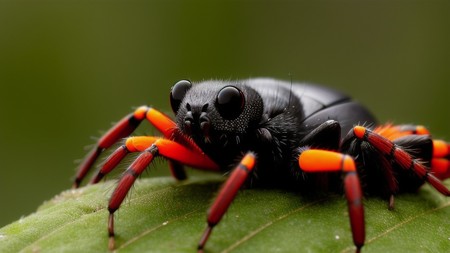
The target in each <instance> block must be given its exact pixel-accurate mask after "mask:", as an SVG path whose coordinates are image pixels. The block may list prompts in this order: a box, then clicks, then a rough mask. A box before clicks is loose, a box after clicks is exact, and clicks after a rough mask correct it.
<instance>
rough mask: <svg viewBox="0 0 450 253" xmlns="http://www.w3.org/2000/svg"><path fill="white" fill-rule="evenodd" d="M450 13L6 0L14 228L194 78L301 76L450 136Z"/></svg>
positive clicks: (4, 100)
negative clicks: (116, 132)
mask: <svg viewBox="0 0 450 253" xmlns="http://www.w3.org/2000/svg"><path fill="white" fill-rule="evenodd" d="M449 13H450V2H449V1H298V2H294V1H292V2H291V1H227V2H225V1H213V2H198V1H185V2H183V1H127V2H121V1H1V2H0V87H1V90H0V206H1V209H0V226H3V225H5V224H7V223H9V222H11V221H13V220H16V219H19V218H20V217H21V216H24V215H27V214H30V213H31V212H33V211H34V210H35V208H36V207H37V206H38V205H39V204H40V203H42V202H43V201H44V200H47V199H49V198H51V197H52V196H54V195H55V194H57V193H59V192H60V191H61V190H64V189H68V188H70V187H71V184H72V182H71V179H72V177H73V175H74V172H75V168H76V165H75V164H74V163H73V161H74V160H75V159H79V158H82V157H83V156H84V155H85V154H86V151H85V150H83V147H84V146H85V145H88V144H92V143H94V141H93V140H91V139H90V138H89V137H90V136H99V130H106V129H108V128H109V126H110V123H111V122H113V121H116V120H118V119H120V118H121V117H122V116H124V115H125V114H127V113H129V112H131V110H132V108H133V107H134V106H139V105H142V104H149V105H152V106H154V107H157V108H160V109H161V110H162V111H164V112H168V113H170V107H169V101H168V94H169V89H170V87H171V85H172V84H173V83H174V82H176V81H177V80H179V79H183V78H189V79H191V80H197V81H198V80H203V79H210V78H225V79H238V78H248V77H257V76H269V77H275V78H280V79H287V80H289V79H290V77H291V76H292V79H293V80H302V81H307V82H313V83H321V84H326V85H329V86H334V87H336V88H339V89H342V90H345V91H346V92H347V93H349V94H351V95H352V96H354V97H355V98H356V99H357V100H359V101H361V102H363V103H364V104H366V105H367V106H368V107H369V108H371V109H372V111H373V112H374V113H375V114H376V115H377V116H378V118H379V119H380V120H381V121H388V120H390V121H393V122H395V123H420V124H424V125H426V126H428V127H429V128H430V129H431V130H432V131H433V132H434V133H435V136H437V137H440V138H447V139H448V140H450V118H449V116H450V113H449V111H448V105H449V102H448V101H449V99H450V97H449V95H450V69H449V66H450V46H449V45H450V15H449ZM144 131H150V132H152V131H151V130H144ZM160 170H161V169H160ZM149 174H150V173H149Z"/></svg>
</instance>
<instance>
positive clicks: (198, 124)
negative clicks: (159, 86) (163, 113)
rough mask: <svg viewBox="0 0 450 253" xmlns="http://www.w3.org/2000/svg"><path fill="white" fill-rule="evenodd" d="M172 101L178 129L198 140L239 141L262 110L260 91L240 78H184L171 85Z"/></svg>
mask: <svg viewBox="0 0 450 253" xmlns="http://www.w3.org/2000/svg"><path fill="white" fill-rule="evenodd" d="M170 103H171V106H172V110H173V112H174V113H175V114H176V123H177V126H178V128H179V130H180V131H181V132H182V133H183V134H186V135H188V136H190V137H191V138H192V139H193V140H194V141H195V142H197V143H199V144H203V143H212V144H221V145H227V144H231V142H230V140H231V139H233V142H239V136H245V134H246V133H247V132H248V130H249V128H251V127H252V126H253V125H255V124H257V123H258V122H259V121H260V119H261V117H262V112H263V102H262V99H261V97H260V96H259V94H258V93H257V92H256V91H255V90H253V89H252V88H250V87H248V86H245V85H244V84H243V83H239V82H227V81H205V82H201V83H197V84H192V83H191V82H190V81H187V80H182V81H179V82H177V83H176V84H175V85H174V86H173V87H172V90H171V92H170ZM236 137H237V138H236Z"/></svg>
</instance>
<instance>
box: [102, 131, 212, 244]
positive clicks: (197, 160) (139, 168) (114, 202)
mask: <svg viewBox="0 0 450 253" xmlns="http://www.w3.org/2000/svg"><path fill="white" fill-rule="evenodd" d="M125 145H126V149H127V150H128V151H129V152H141V154H140V155H139V156H138V157H137V158H136V160H134V162H133V163H132V164H131V165H130V166H129V167H128V169H127V170H126V171H125V172H124V173H123V175H122V177H121V178H120V180H119V182H118V184H117V187H116V189H115V190H114V192H113V193H112V195H111V198H110V200H109V204H108V210H109V219H108V232H109V248H110V249H114V212H115V211H116V210H117V209H119V207H120V205H121V204H122V202H123V200H124V199H125V197H126V196H127V194H128V192H129V190H130V188H131V186H132V185H133V184H134V182H135V181H136V179H137V178H138V177H139V175H141V174H142V172H143V171H144V170H145V169H146V168H147V167H148V166H149V165H150V163H151V162H152V161H153V159H154V158H155V157H156V156H162V157H164V158H166V159H169V160H173V161H175V162H177V163H179V164H184V165H188V166H192V167H196V168H199V169H205V170H214V171H218V170H219V167H218V166H217V165H216V164H215V163H214V162H213V161H212V160H211V159H209V158H208V157H207V156H206V155H203V154H199V153H197V152H195V151H192V150H190V149H188V148H187V147H185V146H183V145H181V144H179V143H177V142H174V141H171V140H167V139H164V138H156V137H149V136H139V137H130V138H128V139H127V141H126V144H125ZM118 152H122V151H118ZM119 158H120V157H119Z"/></svg>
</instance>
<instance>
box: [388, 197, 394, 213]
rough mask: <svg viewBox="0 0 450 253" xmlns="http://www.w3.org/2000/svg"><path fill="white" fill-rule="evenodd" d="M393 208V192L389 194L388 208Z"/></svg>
mask: <svg viewBox="0 0 450 253" xmlns="http://www.w3.org/2000/svg"><path fill="white" fill-rule="evenodd" d="M394 208H395V197H394V194H391V196H390V197H389V210H394Z"/></svg>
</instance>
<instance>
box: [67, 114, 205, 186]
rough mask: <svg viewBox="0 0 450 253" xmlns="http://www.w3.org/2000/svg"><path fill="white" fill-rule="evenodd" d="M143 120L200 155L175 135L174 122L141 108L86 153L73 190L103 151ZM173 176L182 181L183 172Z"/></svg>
mask: <svg viewBox="0 0 450 253" xmlns="http://www.w3.org/2000/svg"><path fill="white" fill-rule="evenodd" d="M145 119H147V120H148V121H149V122H150V123H151V124H152V125H153V126H154V127H155V128H156V129H158V130H159V131H160V132H161V133H162V134H163V135H164V137H166V138H168V139H174V140H176V141H178V142H180V143H182V144H183V145H185V146H187V147H190V148H192V149H193V150H196V151H197V152H199V153H201V149H200V148H199V147H198V146H197V145H195V144H194V143H193V142H192V141H190V140H189V139H188V138H187V137H184V136H183V135H180V134H178V133H177V131H176V129H177V127H176V124H175V122H173V120H171V119H170V118H169V117H168V116H166V115H164V114H163V113H161V112H159V111H157V110H156V109H154V108H151V107H147V106H141V107H139V108H137V109H136V110H135V111H134V112H133V113H131V114H129V115H127V116H125V117H124V118H122V119H121V120H120V121H119V122H117V123H116V124H115V125H114V126H113V127H111V128H110V129H109V130H108V131H107V132H106V133H105V134H104V135H103V136H102V137H101V138H100V139H99V141H98V142H97V145H96V147H94V148H93V149H92V150H91V151H90V152H89V153H88V155H87V156H86V158H85V159H84V161H83V162H82V163H81V164H80V166H79V168H78V171H77V174H76V177H75V180H74V183H73V188H78V187H79V185H80V184H81V182H82V180H83V179H84V178H85V176H86V174H87V173H88V172H89V170H90V169H91V167H92V165H93V164H94V163H95V161H96V160H97V158H98V157H99V156H100V154H101V153H102V152H103V151H104V150H105V149H107V148H109V147H111V145H113V144H114V143H116V142H117V141H118V140H120V139H121V138H124V137H128V136H129V135H130V134H131V133H132V132H133V131H134V130H135V129H136V128H137V127H138V126H139V124H140V123H141V122H142V121H143V120H145ZM171 168H174V169H177V170H182V168H181V167H180V166H179V165H174V166H172V165H171ZM174 174H175V175H180V178H181V179H182V175H183V172H179V171H176V172H174Z"/></svg>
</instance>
